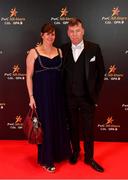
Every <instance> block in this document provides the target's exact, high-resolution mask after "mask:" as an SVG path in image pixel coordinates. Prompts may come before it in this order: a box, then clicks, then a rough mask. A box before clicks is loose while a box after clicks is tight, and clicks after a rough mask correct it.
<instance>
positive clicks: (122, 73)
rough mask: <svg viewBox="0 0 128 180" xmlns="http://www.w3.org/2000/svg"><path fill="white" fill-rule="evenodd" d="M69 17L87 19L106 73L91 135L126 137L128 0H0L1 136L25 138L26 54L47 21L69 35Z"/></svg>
mask: <svg viewBox="0 0 128 180" xmlns="http://www.w3.org/2000/svg"><path fill="white" fill-rule="evenodd" d="M72 17H78V18H80V19H82V21H83V22H84V23H85V28H86V34H85V39H87V40H89V41H92V42H95V43H98V44H99V45H100V47H101V49H102V53H103V56H104V61H105V67H106V74H105V82H104V87H103V89H102V92H101V96H100V99H99V104H98V107H97V108H96V118H95V139H96V140H99V141H128V116H127V114H128V85H127V83H128V0H107V1H106V0H95V1H94V0H89V1H87V0H62V1H60V0H53V1H50V0H38V1H32V0H31V1H30V0H22V1H20V0H13V1H10V0H0V139H24V138H25V137H24V134H23V130H22V124H23V120H24V117H25V115H26V114H27V112H28V107H29V106H28V103H29V99H28V94H27V88H26V82H25V71H26V70H25V59H26V56H27V53H28V51H29V50H30V48H33V47H34V46H36V45H37V44H38V43H40V29H41V26H42V25H43V24H44V23H45V22H48V21H50V22H52V23H54V24H55V25H56V28H57V39H56V45H57V46H58V47H59V46H60V45H61V44H63V43H65V42H67V41H68V38H67V35H66V25H67V24H68V21H69V19H70V18H72Z"/></svg>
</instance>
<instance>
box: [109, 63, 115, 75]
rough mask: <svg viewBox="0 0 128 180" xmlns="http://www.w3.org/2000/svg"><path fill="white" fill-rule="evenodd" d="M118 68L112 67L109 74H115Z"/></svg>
mask: <svg viewBox="0 0 128 180" xmlns="http://www.w3.org/2000/svg"><path fill="white" fill-rule="evenodd" d="M116 69H117V68H116V66H115V65H111V66H110V68H109V72H108V74H114V73H115V71H116Z"/></svg>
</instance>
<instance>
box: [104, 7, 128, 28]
mask: <svg viewBox="0 0 128 180" xmlns="http://www.w3.org/2000/svg"><path fill="white" fill-rule="evenodd" d="M111 12H112V14H111V15H110V16H107V17H105V16H103V17H102V22H103V23H104V24H107V25H110V24H124V23H125V22H126V21H127V20H128V17H127V16H120V13H121V10H120V9H119V7H114V8H113V9H112V10H111Z"/></svg>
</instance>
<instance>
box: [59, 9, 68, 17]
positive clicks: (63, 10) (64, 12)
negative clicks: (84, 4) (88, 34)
mask: <svg viewBox="0 0 128 180" xmlns="http://www.w3.org/2000/svg"><path fill="white" fill-rule="evenodd" d="M67 13H68V11H67V8H66V7H65V8H62V9H61V15H60V17H63V16H67Z"/></svg>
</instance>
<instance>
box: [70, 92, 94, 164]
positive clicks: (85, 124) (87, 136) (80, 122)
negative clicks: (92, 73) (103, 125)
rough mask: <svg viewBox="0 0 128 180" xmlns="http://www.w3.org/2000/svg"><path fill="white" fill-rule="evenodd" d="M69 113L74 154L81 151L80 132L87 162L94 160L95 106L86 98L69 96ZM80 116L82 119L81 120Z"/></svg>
mask: <svg viewBox="0 0 128 180" xmlns="http://www.w3.org/2000/svg"><path fill="white" fill-rule="evenodd" d="M67 112H68V119H69V128H70V139H71V145H72V151H73V153H79V151H80V131H79V127H81V128H82V135H83V141H84V152H85V161H89V160H90V159H92V158H93V154H94V123H93V122H94V113H95V105H94V104H92V103H89V102H88V101H87V99H86V97H84V96H82V97H77V96H74V95H71V96H67ZM79 115H80V118H79Z"/></svg>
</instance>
